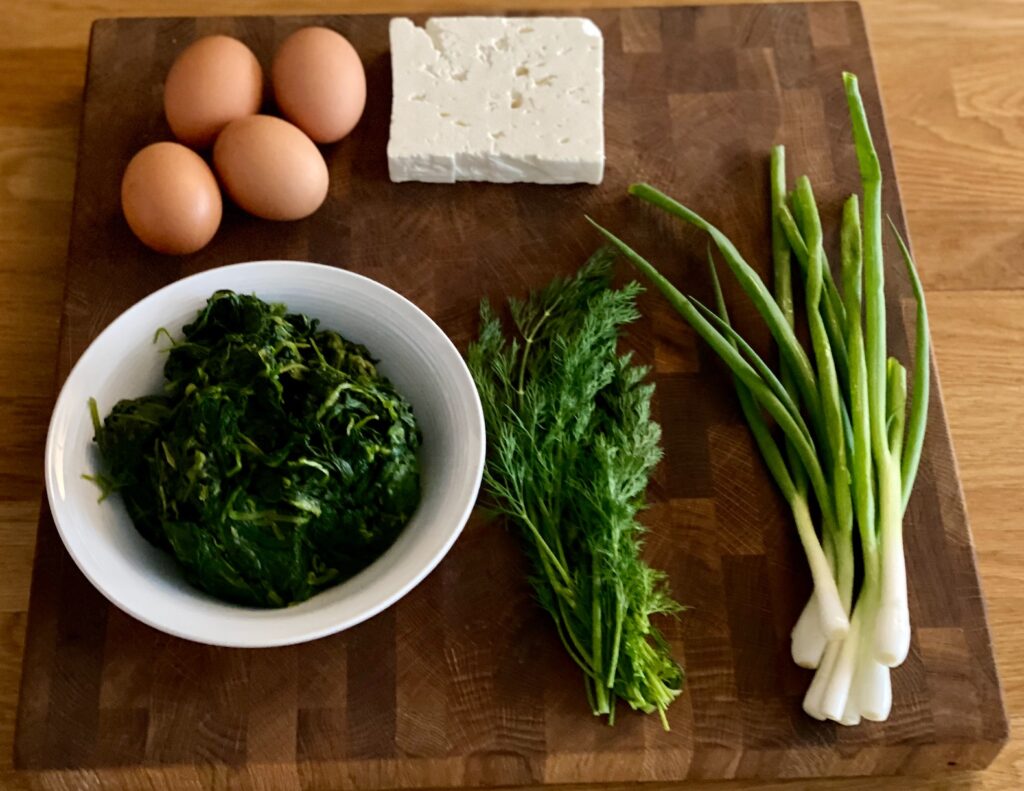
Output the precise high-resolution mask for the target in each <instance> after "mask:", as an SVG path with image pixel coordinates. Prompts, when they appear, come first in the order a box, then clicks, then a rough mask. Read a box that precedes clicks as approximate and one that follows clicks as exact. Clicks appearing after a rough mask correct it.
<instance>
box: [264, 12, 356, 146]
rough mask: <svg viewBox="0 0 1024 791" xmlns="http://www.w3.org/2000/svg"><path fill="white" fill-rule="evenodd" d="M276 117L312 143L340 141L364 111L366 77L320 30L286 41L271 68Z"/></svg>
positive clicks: (334, 37) (340, 43)
mask: <svg viewBox="0 0 1024 791" xmlns="http://www.w3.org/2000/svg"><path fill="white" fill-rule="evenodd" d="M271 83H272V84H273V88H274V98H275V100H276V101H277V106H278V107H279V108H280V110H281V113H282V114H283V115H284V116H285V117H286V118H287V119H288V120H290V121H291V122H292V123H294V124H295V125H296V126H298V127H299V128H300V129H301V130H302V131H304V132H305V133H306V134H307V135H309V136H310V137H311V138H312V139H313V140H315V141H316V142H318V143H333V142H335V141H337V140H340V139H341V138H343V137H345V136H346V135H347V134H348V133H349V132H351V131H352V129H353V128H354V127H355V125H356V124H357V123H358V122H359V119H360V118H361V117H362V115H363V109H364V108H365V106H366V72H365V71H364V70H363V62H362V61H361V60H360V59H359V53H357V52H356V50H355V48H354V47H353V46H352V45H351V44H350V43H349V42H348V40H347V39H346V38H345V37H344V36H342V35H341V34H340V33H337V32H335V31H333V30H330V29H328V28H325V27H305V28H301V29H299V30H296V31H295V32H294V33H292V34H291V35H290V36H288V38H286V39H285V40H284V41H283V42H282V43H281V46H280V47H279V48H278V50H277V54H276V55H275V56H274V63H273V65H272V67H271Z"/></svg>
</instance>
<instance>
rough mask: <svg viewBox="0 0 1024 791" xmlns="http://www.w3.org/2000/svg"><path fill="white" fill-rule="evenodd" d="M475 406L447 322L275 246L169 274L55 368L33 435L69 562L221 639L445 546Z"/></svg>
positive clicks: (346, 596)
mask: <svg viewBox="0 0 1024 791" xmlns="http://www.w3.org/2000/svg"><path fill="white" fill-rule="evenodd" d="M483 458H484V425H483V418H482V413H481V408H480V403H479V399H478V396H477V391H476V388H475V386H474V385H473V381H472V378H471V377H470V375H469V372H468V370H467V369H466V366H465V364H464V362H463V360H462V358H461V355H459V353H458V351H457V350H456V349H455V347H454V346H453V345H452V343H451V341H450V340H449V339H448V338H447V336H446V335H445V334H444V332H443V331H442V330H441V329H440V328H439V327H438V326H437V325H436V324H435V323H434V322H433V321H432V320H431V319H430V318H429V317H428V316H427V315H426V314H425V313H423V312H422V311H421V310H419V308H417V307H416V306H415V305H414V304H413V303H411V302H409V301H408V300H406V299H405V298H404V297H402V296H401V295H399V294H397V293H396V292H394V291H392V290H391V289H388V288H386V287H385V286H383V285H381V284H379V283H376V282H375V281H372V280H370V279H368V278H365V277H362V276H360V275H357V274H354V273H351V272H348V271H345V270H341V269H336V268H332V267H326V266H321V265H318V264H309V263H301V262H290V261H276V262H275V261H267V262H255V263H249V264H236V265H233V266H226V267H221V268H219V269H213V270H210V271H207V272H203V273H201V274H198V275H194V276H192V277H188V278H185V279H183V280H179V281H177V282H176V283H173V284H171V285H170V286H167V287H165V288H163V289H161V290H160V291H157V292H155V293H154V294H151V295H150V296H149V297H147V298H145V299H144V300H142V301H141V302H139V303H137V304H136V305H135V306H133V307H131V308H129V309H128V310H127V311H126V312H125V313H123V314H122V315H121V316H119V317H118V318H117V319H115V320H114V322H112V323H111V324H110V325H109V326H108V327H107V328H106V329H105V330H104V331H103V332H102V333H100V335H99V336H98V337H97V338H96V340H95V341H93V343H92V344H91V345H90V346H89V348H88V349H87V350H86V351H85V352H84V353H83V355H82V356H81V358H80V359H79V361H78V363H77V364H76V365H75V367H74V368H73V369H72V372H71V374H70V375H69V376H68V379H67V381H66V382H65V384H64V387H63V389H62V390H61V393H60V395H59V397H58V399H57V403H56V406H55V408H54V413H53V417H52V419H51V423H50V430H49V434H48V437H47V448H46V484H47V494H48V497H49V501H50V508H51V511H52V513H53V516H54V521H55V523H56V525H57V528H58V531H59V532H60V535H61V538H62V539H63V541H64V544H65V546H66V547H67V548H68V551H69V552H70V554H71V556H72V558H73V559H74V560H75V562H76V563H77V565H78V566H79V568H80V569H81V570H82V572H83V573H84V574H85V576H86V577H87V578H88V579H89V580H90V581H91V582H92V583H93V584H94V585H95V586H96V587H97V588H98V589H99V590H100V591H101V592H102V593H103V594H104V595H105V596H106V597H107V598H108V599H110V600H111V601H112V602H113V603H114V604H116V605H117V606H119V607H120V608H122V609H123V610H125V611H126V612H128V613H129V614H131V615H133V616H135V617H136V618H138V619H139V620H141V621H143V622H145V623H147V624H149V625H151V626H153V627H155V628H157V629H160V630H162V631H165V632H168V633H170V634H174V635H176V636H180V637H184V638H187V639H192V640H197V641H200V642H205V643H210V644H215V645H229V646H246V647H256V646H273V645H287V644H291V643H297V642H302V641H305V640H311V639H315V638H317V637H321V636H324V635H327V634H331V633H333V632H337V631H340V630H342V629H345V628H348V627H350V626H353V625H355V624H357V623H359V622H360V621H362V620H365V619H366V618H369V617H371V616H372V615H374V614H376V613H377V612H379V611H380V610H382V609H384V608H385V607H387V606H389V605H390V604H392V603H394V602H395V601H397V600H398V599H399V598H401V597H402V596H403V595H405V593H407V592H408V591H409V590H411V589H412V588H413V587H414V586H415V585H416V584H417V583H418V582H419V581H420V580H422V579H423V577H425V576H426V575H427V574H428V573H429V572H430V571H431V570H432V569H433V568H434V567H435V566H436V565H437V563H439V562H440V560H441V559H442V558H443V557H444V555H445V554H446V553H447V551H448V549H449V548H450V547H451V545H452V544H453V543H454V541H455V539H456V538H457V537H458V535H459V533H460V532H461V530H462V527H463V526H464V524H465V522H466V520H467V519H468V517H469V513H470V511H471V509H472V507H473V504H474V502H475V499H476V495H477V491H478V489H479V485H480V477H481V473H482V466H483Z"/></svg>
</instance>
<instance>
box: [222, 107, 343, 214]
mask: <svg viewBox="0 0 1024 791" xmlns="http://www.w3.org/2000/svg"><path fill="white" fill-rule="evenodd" d="M213 165H214V167H215V168H216V170H217V175H218V176H220V179H221V183H222V184H223V185H224V189H225V190H226V191H227V193H228V195H230V196H231V199H232V200H233V201H234V202H235V203H237V204H238V205H239V206H241V207H242V208H243V209H245V210H246V211H247V212H249V213H250V214H255V215H256V216H257V217H263V218H264V219H267V220H299V219H301V218H303V217H307V216H309V215H310V214H312V213H313V212H315V211H316V210H317V209H318V208H320V205H321V204H322V203H323V202H324V199H325V198H326V197H327V185H328V174H327V163H326V162H324V158H323V155H322V154H321V153H320V151H319V149H318V148H317V147H316V145H315V144H314V143H313V141H312V140H310V139H309V138H308V137H307V136H306V135H305V133H304V132H303V131H302V130H301V129H299V128H298V127H297V126H295V125H293V124H290V123H288V122H287V121H284V120H282V119H280V118H275V117H273V116H270V115H250V116H248V117H247V118H240V119H238V120H237V121H232V122H231V123H230V124H228V125H227V126H226V127H224V131H223V132H221V133H220V135H219V136H218V138H217V142H216V143H215V144H214V146H213Z"/></svg>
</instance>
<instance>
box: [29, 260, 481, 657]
mask: <svg viewBox="0 0 1024 791" xmlns="http://www.w3.org/2000/svg"><path fill="white" fill-rule="evenodd" d="M279 267H288V268H292V267H301V268H303V269H304V270H306V271H316V272H326V273H329V277H340V278H342V279H350V281H352V282H358V283H361V284H362V285H364V286H369V287H370V288H371V289H379V290H381V291H382V292H386V294H387V295H388V296H389V298H394V299H396V300H397V301H398V304H400V305H401V306H402V308H403V309H404V310H406V311H408V312H409V313H410V314H412V315H415V316H416V317H417V318H418V319H420V320H425V321H426V322H427V323H428V324H429V325H430V326H431V327H433V328H434V329H435V330H436V331H437V335H438V340H439V342H440V343H441V345H442V347H444V348H445V349H446V350H447V351H449V352H450V353H451V354H452V355H453V359H454V360H457V361H458V365H457V366H453V373H454V374H455V375H456V377H457V378H458V379H461V380H462V383H463V384H468V385H469V387H468V388H467V390H466V392H467V393H468V394H469V396H470V404H469V406H470V407H471V409H472V413H473V417H474V418H475V420H474V422H475V426H474V427H473V428H475V429H476V432H475V433H474V434H473V436H477V437H479V448H477V452H476V454H475V458H473V459H471V462H472V465H473V466H472V469H473V479H472V483H471V485H470V487H469V489H468V492H469V496H468V497H467V501H466V503H465V504H464V505H463V506H462V509H461V511H460V513H459V514H458V516H457V518H455V519H453V520H452V524H453V525H454V527H453V529H452V530H451V532H450V534H449V535H448V536H447V537H446V538H445V540H444V541H443V542H442V544H441V545H440V546H439V547H438V548H437V549H436V550H435V551H434V552H433V554H432V555H431V556H430V557H429V558H428V559H427V561H426V562H425V563H423V564H422V565H421V566H419V567H418V568H417V570H416V572H415V573H414V574H411V575H410V576H409V577H408V578H407V579H405V580H404V582H402V583H401V584H400V585H399V586H398V587H397V588H396V589H395V590H393V591H392V592H391V593H390V594H388V595H387V596H384V597H382V598H381V599H379V600H378V601H376V602H374V603H373V604H372V605H371V606H369V607H367V608H365V609H363V610H360V611H358V612H356V613H354V614H351V615H349V616H347V617H345V618H343V619H340V620H338V621H336V622H333V623H327V624H324V625H322V626H319V627H318V628H314V629H306V630H295V631H294V632H289V633H284V634H275V636H274V637H271V638H260V637H258V636H256V635H257V634H258V630H252V632H244V633H243V634H242V636H239V637H237V638H236V639H233V638H226V639H224V638H221V639H218V638H217V637H216V636H208V635H204V636H199V635H197V634H195V633H189V631H188V630H187V629H181V628H178V627H176V626H174V625H173V624H170V625H169V624H166V623H161V622H158V621H157V620H156V619H154V618H152V617H150V616H149V615H147V614H146V613H145V612H144V611H141V610H140V609H139V608H138V607H136V606H134V605H133V604H131V603H130V602H126V601H124V600H122V599H120V598H118V597H117V596H115V594H114V593H112V592H111V590H110V587H109V586H108V585H106V584H104V582H103V580H102V579H100V578H99V577H98V576H97V575H96V574H95V573H94V571H95V570H94V569H92V568H90V566H89V563H88V562H86V561H85V560H84V559H83V557H82V555H83V554H84V552H82V551H76V549H78V550H84V547H82V546H78V542H77V540H76V538H75V537H74V536H72V535H71V526H70V525H69V524H64V525H63V526H62V524H61V519H60V518H59V517H58V513H59V511H60V510H61V508H60V506H59V505H58V503H57V500H58V499H59V498H58V496H57V495H56V494H55V492H56V491H57V488H58V485H57V481H56V475H57V466H58V465H57V463H56V457H57V441H58V437H57V434H58V431H57V422H58V419H59V417H60V415H61V414H62V413H63V412H64V411H65V410H66V409H67V408H68V407H67V406H66V401H67V399H69V398H71V394H70V392H69V391H68V383H69V382H72V381H73V378H74V377H75V373H76V371H79V369H80V368H84V367H87V366H88V365H89V363H90V358H91V356H92V355H91V354H90V353H91V352H93V350H94V349H95V348H96V347H97V346H98V345H99V344H100V341H101V340H103V339H104V338H106V337H107V336H108V335H112V334H114V333H115V332H116V331H117V329H118V327H117V325H119V324H120V323H121V321H122V319H125V318H126V317H128V316H130V315H131V316H134V315H136V314H139V313H144V312H145V311H146V309H147V308H149V307H150V306H151V305H152V304H153V303H156V302H159V301H160V300H161V299H162V298H163V297H164V296H165V295H166V293H167V292H168V291H173V290H177V289H180V288H181V284H183V283H187V282H189V281H192V280H195V279H198V278H205V277H210V276H211V273H237V272H239V271H242V270H247V271H251V270H254V269H276V268H279ZM486 452H487V438H486V423H485V421H484V413H483V405H482V403H481V401H480V394H479V391H478V390H477V387H476V382H475V380H474V379H473V376H472V374H471V373H470V371H469V367H468V366H467V364H466V361H465V359H464V358H463V356H462V355H461V354H460V353H459V351H458V349H457V348H456V346H455V344H454V343H453V342H452V340H451V338H450V337H448V334H447V333H446V332H445V331H444V330H442V329H441V327H440V326H439V325H438V324H437V322H435V321H434V320H433V319H432V318H431V317H430V316H429V315H428V314H427V313H426V312H425V311H424V310H423V309H422V308H420V307H419V306H418V305H416V303H414V302H413V301H412V300H410V299H409V298H408V297H406V296H404V295H402V294H401V293H399V292H398V291H396V290H395V289H393V288H390V287H389V286H386V285H384V284H383V283H381V282H379V281H377V280H374V279H373V278H371V277H367V276H366V275H362V274H359V273H358V272H353V271H351V270H349V269H344V268H342V267H340V266H331V265H327V264H320V263H315V262H312V261H303V260H292V259H265V260H256V261H244V262H239V263H234V264H225V265H223V266H217V267H211V268H209V269H205V270H203V271H201V272H196V273H193V274H191V275H187V276H185V277H181V278H178V279H176V280H174V281H172V282H170V283H168V284H167V285H165V286H162V287H160V288H159V289H157V290H155V291H153V292H151V293H150V294H148V295H146V296H145V297H143V298H142V299H140V300H138V301H137V302H135V303H133V304H132V305H130V306H129V307H128V308H126V309H125V310H124V311H122V312H121V313H119V314H118V315H117V316H115V317H114V319H112V320H111V321H110V323H109V324H107V326H106V327H104V328H103V329H102V330H101V331H100V332H99V333H98V334H97V335H96V337H95V338H93V339H92V340H91V341H90V342H89V344H88V345H87V346H86V348H85V349H84V350H83V351H82V353H81V355H79V357H78V359H77V360H76V361H75V363H74V365H73V366H72V367H71V370H70V371H69V372H68V375H67V377H66V378H65V379H64V381H63V382H62V383H61V386H60V391H59V392H58V394H57V398H56V399H55V401H54V405H53V410H52V412H51V414H50V420H49V422H48V424H47V431H46V443H45V446H44V455H43V464H44V485H45V489H46V499H47V506H48V508H49V510H50V517H51V519H52V520H53V523H54V526H55V527H56V528H57V532H58V534H59V535H60V539H61V543H62V544H63V545H64V548H65V549H66V550H67V552H68V554H69V555H70V556H71V559H72V560H73V561H74V563H75V566H76V567H77V568H78V570H79V571H80V572H81V573H82V574H83V575H84V576H85V578H86V579H87V580H88V581H89V582H90V583H91V584H92V586H93V587H94V588H96V590H98V591H99V592H100V593H101V594H102V595H103V597H104V598H105V599H106V600H107V601H109V602H110V603H111V604H113V605H114V606H115V607H117V608H118V609H120V610H122V611H123V612H125V613H127V614H128V615H130V616H131V617H132V618H135V619H136V620H138V621H141V622H142V623H144V624H146V625H147V626H150V627H152V628H153V629H156V630H158V631H160V632H163V633H165V634H169V635H172V636H174V637H179V638H182V639H185V640H190V641H192V642H197V643H203V644H206V645H214V646H222V647H227V648H273V647H278V646H287V645H297V644H300V643H305V642H310V641H313V640H317V639H319V638H321V637H326V636H328V635H331V634H336V633H338V632H341V631H344V630H346V629H350V628H351V627H353V626H356V625H357V624H360V623H362V622H363V621H366V620H368V619H370V618H372V617H374V616H375V615H377V614H379V613H381V612H382V611H384V610H386V609H387V608H389V607H391V606H392V605H393V604H395V603H396V602H398V601H399V600H400V599H402V598H403V597H405V596H406V595H407V594H408V593H409V592H410V591H411V590H412V589H413V588H415V587H416V586H417V585H419V584H420V582H422V581H423V580H424V579H425V578H426V577H427V576H428V575H429V574H430V573H431V572H432V571H433V570H434V569H435V568H437V566H438V564H440V562H441V561H442V560H443V559H444V558H445V556H446V555H447V554H448V552H449V551H450V550H451V548H452V546H453V545H454V544H455V542H456V541H457V540H458V538H459V536H460V535H461V534H462V531H463V529H464V528H465V526H466V523H467V522H468V521H469V517H470V515H471V513H472V511H473V508H474V507H475V505H476V501H477V498H478V495H479V491H480V486H481V482H482V480H483V472H484V464H485V460H486ZM375 562H376V561H375ZM371 565H372V564H371ZM197 590H198V589H197ZM218 601H220V600H218ZM220 603H221V604H225V605H228V606H234V605H231V604H230V603H229V602H223V601H220ZM242 609H244V610H246V611H250V612H251V611H253V610H256V611H260V612H263V610H262V609H261V608H242ZM266 612H268V613H285V612H287V608H282V609H269V610H266ZM250 634H252V635H253V636H250Z"/></svg>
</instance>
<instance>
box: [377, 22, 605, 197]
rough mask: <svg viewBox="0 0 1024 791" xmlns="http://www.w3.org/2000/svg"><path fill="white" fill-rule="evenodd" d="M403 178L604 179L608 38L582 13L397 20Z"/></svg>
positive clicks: (392, 160)
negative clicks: (420, 22) (421, 23)
mask: <svg viewBox="0 0 1024 791" xmlns="http://www.w3.org/2000/svg"><path fill="white" fill-rule="evenodd" d="M390 34H391V67H392V72H393V86H394V98H393V104H392V110H391V136H390V139H389V140H388V168H389V171H390V174H391V180H392V181H430V182H440V183H452V182H456V181H494V182H502V183H510V182H517V181H529V182H535V183H538V184H572V183H576V182H586V183H588V184H600V183H601V179H602V177H603V176H604V106H603V105H604V74H603V68H604V67H603V60H604V42H603V39H602V36H601V31H600V30H599V29H598V27H597V25H595V24H594V23H593V22H592V21H591V20H589V19H582V18H576V17H516V18H505V17H438V18H435V19H430V20H428V21H427V23H426V25H425V26H424V27H417V26H416V25H414V24H413V22H412V21H411V20H409V19H392V20H391V26H390Z"/></svg>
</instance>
